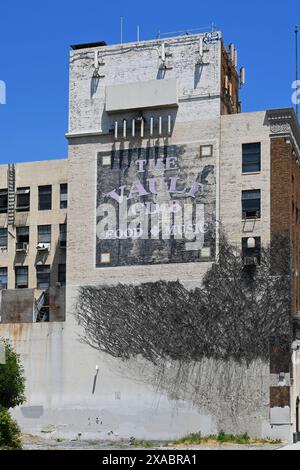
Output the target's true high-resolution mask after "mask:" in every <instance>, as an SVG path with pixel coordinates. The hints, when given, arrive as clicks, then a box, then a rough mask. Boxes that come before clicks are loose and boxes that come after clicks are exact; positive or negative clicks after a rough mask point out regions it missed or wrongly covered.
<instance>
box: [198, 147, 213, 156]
mask: <svg viewBox="0 0 300 470" xmlns="http://www.w3.org/2000/svg"><path fill="white" fill-rule="evenodd" d="M212 155H213V146H212V145H201V146H200V157H212Z"/></svg>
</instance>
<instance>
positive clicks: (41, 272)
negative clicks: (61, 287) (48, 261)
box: [36, 265, 50, 289]
mask: <svg viewBox="0 0 300 470" xmlns="http://www.w3.org/2000/svg"><path fill="white" fill-rule="evenodd" d="M36 278H37V288H38V289H48V287H49V286H50V265H42V266H37V267H36Z"/></svg>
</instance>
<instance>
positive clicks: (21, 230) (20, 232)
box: [17, 227, 29, 243]
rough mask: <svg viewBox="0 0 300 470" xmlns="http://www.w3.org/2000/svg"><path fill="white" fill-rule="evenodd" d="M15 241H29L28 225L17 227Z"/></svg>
mask: <svg viewBox="0 0 300 470" xmlns="http://www.w3.org/2000/svg"><path fill="white" fill-rule="evenodd" d="M17 243H29V227H17Z"/></svg>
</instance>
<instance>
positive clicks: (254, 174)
mask: <svg viewBox="0 0 300 470" xmlns="http://www.w3.org/2000/svg"><path fill="white" fill-rule="evenodd" d="M261 174H262V171H251V172H250V173H244V172H242V176H256V175H261Z"/></svg>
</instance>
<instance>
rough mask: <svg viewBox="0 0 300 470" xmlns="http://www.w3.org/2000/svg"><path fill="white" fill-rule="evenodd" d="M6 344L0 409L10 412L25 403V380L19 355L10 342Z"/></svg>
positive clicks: (0, 366)
mask: <svg viewBox="0 0 300 470" xmlns="http://www.w3.org/2000/svg"><path fill="white" fill-rule="evenodd" d="M0 340H1V339H0ZM4 344H5V353H6V362H5V364H0V407H3V408H6V409H7V410H8V409H9V408H14V407H15V406H19V405H21V404H22V403H23V402H24V401H25V396H24V390H25V378H24V375H23V374H24V369H23V367H22V365H21V363H20V357H19V355H18V354H17V353H16V352H15V351H14V350H13V348H12V346H11V345H10V343H9V342H8V341H4Z"/></svg>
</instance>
